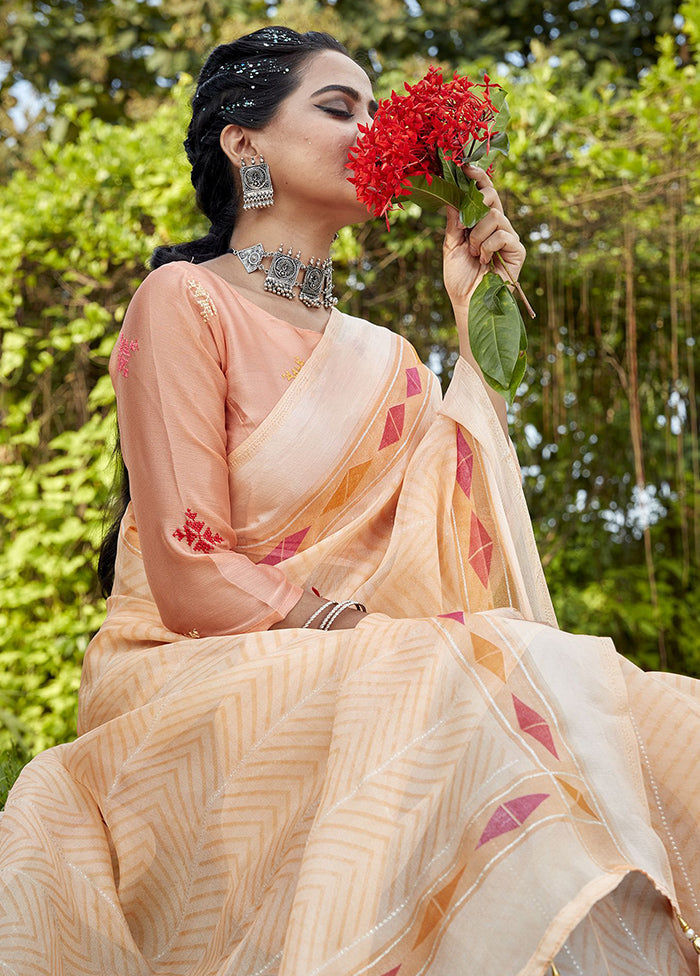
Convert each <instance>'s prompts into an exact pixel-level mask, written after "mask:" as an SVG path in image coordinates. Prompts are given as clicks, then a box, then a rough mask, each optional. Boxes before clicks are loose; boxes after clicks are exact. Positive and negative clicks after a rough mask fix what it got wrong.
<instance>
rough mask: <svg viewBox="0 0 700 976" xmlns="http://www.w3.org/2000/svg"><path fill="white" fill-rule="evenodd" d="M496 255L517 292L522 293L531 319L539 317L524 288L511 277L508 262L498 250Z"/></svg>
mask: <svg viewBox="0 0 700 976" xmlns="http://www.w3.org/2000/svg"><path fill="white" fill-rule="evenodd" d="M494 257H495V258H498V260H499V261H500V262H501V264H502V265H503V270H504V271H505V273H506V274H507V275H508V281H509V282H510V283H511V285H513V287H514V288H515V290H516V291H517V293H518V294H519V295H520V298H521V300H522V303H523V305H524V306H525V308H526V309H527V313H528V315H529V316H530V318H531V319H534V318H536V317H537V313H536V312H535V310H534V308H533V307H532V305H531V304H530V303H529V302H528V300H527V298H526V297H525V292H524V291H523V290H522V288H521V287H520V285H519V284H518V282H517V281H513V279H512V278H511V276H510V271H509V270H508V267H507V265H506V262H505V261H504V260H503V258H502V257H501V255H500V254H499V253H498V251H496V253H495V254H494Z"/></svg>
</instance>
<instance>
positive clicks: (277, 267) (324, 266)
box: [228, 244, 338, 308]
mask: <svg viewBox="0 0 700 976" xmlns="http://www.w3.org/2000/svg"><path fill="white" fill-rule="evenodd" d="M228 253H229V254H235V255H236V257H237V258H238V259H239V260H240V262H241V264H242V265H243V267H244V268H245V269H246V271H247V272H248V274H252V273H253V272H254V271H262V272H263V274H264V275H265V291H271V292H273V293H274V294H275V295H282V296H283V297H284V298H294V297H295V295H294V292H293V290H292V289H294V288H298V289H299V301H300V302H303V303H304V305H306V306H308V308H320V307H321V305H323V307H324V308H333V306H334V305H337V303H338V299H337V298H334V297H333V262H332V261H331V259H330V258H326V260H325V261H321V259H320V258H311V260H310V261H309V263H308V264H304V263H303V261H302V260H301V251H297V254H296V257H292V249H291V247H290V248H289V250H288V251H287V252H286V253H285V251H284V247H283V245H282V244H280V246H279V250H278V251H266V250H265V248H264V247H263V246H262V244H253V245H252V246H251V247H245V248H243V250H242V251H238V250H236V248H235V247H231V248H229V251H228ZM264 258H271V260H270V263H269V265H268V266H267V267H265V266H264V265H263V259H264ZM300 271H303V272H304V275H303V278H302V279H301V281H300V282H299V281H297V278H298V277H299V272H300Z"/></svg>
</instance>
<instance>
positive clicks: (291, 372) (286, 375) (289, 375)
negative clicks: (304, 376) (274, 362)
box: [282, 356, 306, 382]
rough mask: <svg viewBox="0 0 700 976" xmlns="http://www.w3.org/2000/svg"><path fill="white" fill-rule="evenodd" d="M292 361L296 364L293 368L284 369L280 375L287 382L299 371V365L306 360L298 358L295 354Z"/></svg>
mask: <svg viewBox="0 0 700 976" xmlns="http://www.w3.org/2000/svg"><path fill="white" fill-rule="evenodd" d="M294 362H295V363H296V366H295V367H294V369H286V370H284V372H283V373H282V376H284V378H285V379H286V380H287V381H289V382H291V381H292V380H293V379H294V377H295V376H296V375H297V373H298V372H299V370H300V369H301V367H302V366H303V365H304V363H305V362H306V360H305V359H299V357H298V356H295V357H294Z"/></svg>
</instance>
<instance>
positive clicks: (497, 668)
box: [472, 634, 506, 681]
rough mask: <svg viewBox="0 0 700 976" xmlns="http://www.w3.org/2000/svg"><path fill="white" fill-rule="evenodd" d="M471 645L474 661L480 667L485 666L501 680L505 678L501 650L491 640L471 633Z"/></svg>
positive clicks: (504, 665) (504, 666)
mask: <svg viewBox="0 0 700 976" xmlns="http://www.w3.org/2000/svg"><path fill="white" fill-rule="evenodd" d="M472 647H473V648H474V657H475V659H476V663H477V664H480V665H481V666H482V668H486V669H487V670H488V671H490V672H491V674H495V675H496V677H497V678H500V679H501V681H505V680H506V663H505V660H504V658H503V651H501V649H500V647H496V645H495V644H492V643H491V641H487V640H486V638H485V637H480V636H479V635H478V634H472Z"/></svg>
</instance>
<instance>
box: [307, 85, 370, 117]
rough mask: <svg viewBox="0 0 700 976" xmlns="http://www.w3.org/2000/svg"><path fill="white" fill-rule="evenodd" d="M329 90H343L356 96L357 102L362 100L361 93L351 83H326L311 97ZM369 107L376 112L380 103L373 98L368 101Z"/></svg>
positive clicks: (353, 96) (346, 93) (351, 95)
mask: <svg viewBox="0 0 700 976" xmlns="http://www.w3.org/2000/svg"><path fill="white" fill-rule="evenodd" d="M329 91H339V92H343V93H344V94H345V95H350V97H351V98H354V99H355V101H356V102H359V101H360V93H359V92H358V91H357V90H356V89H355V88H350V87H349V85H325V86H324V87H323V88H319V90H318V91H315V92H314V93H313V95H312V96H311V97H312V98H316V96H317V95H323V94H324V92H329ZM368 107H369V110H370V112H371V113H372V114H374V112H376V111H377V109H378V108H379V105H378V103H377V102H376V101H375V100H374V99H372V100H371V101H370V102H369V103H368Z"/></svg>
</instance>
